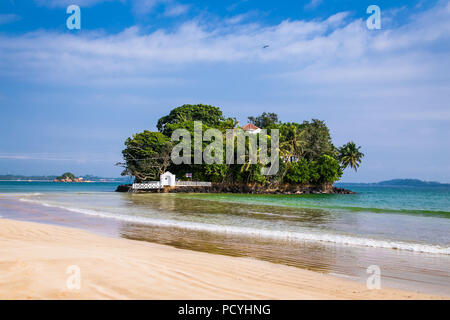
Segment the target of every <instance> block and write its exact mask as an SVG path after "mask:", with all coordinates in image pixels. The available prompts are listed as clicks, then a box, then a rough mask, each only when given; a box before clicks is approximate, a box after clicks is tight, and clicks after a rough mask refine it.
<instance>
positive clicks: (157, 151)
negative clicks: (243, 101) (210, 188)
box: [122, 104, 364, 185]
mask: <svg viewBox="0 0 450 320" xmlns="http://www.w3.org/2000/svg"><path fill="white" fill-rule="evenodd" d="M248 119H249V121H250V122H251V123H253V124H254V125H256V126H258V127H260V128H262V129H278V130H279V132H280V141H279V142H280V144H279V155H280V163H279V165H280V167H279V171H278V173H277V174H275V175H271V176H266V175H263V174H262V173H261V169H262V167H263V165H262V164H261V163H256V164H255V163H251V161H250V159H249V156H248V152H247V154H246V157H245V159H243V161H244V163H243V164H237V163H234V164H226V161H225V156H226V155H225V152H223V160H224V161H223V164H218V163H214V164H205V163H203V164H194V161H193V160H194V156H193V152H192V154H190V155H188V158H189V159H190V163H182V164H174V163H172V162H171V160H170V152H171V150H172V147H173V145H174V143H173V142H172V141H171V134H172V133H173V132H174V131H175V130H176V129H186V130H187V132H188V133H190V135H191V137H193V132H194V121H202V126H203V127H202V131H203V133H204V132H205V131H206V130H208V129H209V128H215V129H218V130H220V132H222V136H223V139H224V140H223V142H224V146H225V137H226V135H225V132H226V130H227V129H235V128H236V124H237V121H236V120H235V119H234V118H225V117H224V116H223V113H222V111H221V110H220V109H219V108H217V107H213V106H209V105H201V104H199V105H183V106H181V107H178V108H175V109H173V110H172V111H171V112H170V113H169V114H168V115H166V116H164V117H162V118H160V119H159V120H158V124H157V128H158V130H159V132H150V131H144V132H142V133H138V134H135V135H133V137H132V138H128V139H127V140H126V142H125V146H126V148H125V149H124V150H123V157H124V160H125V162H124V163H123V164H122V165H123V166H124V168H125V170H124V171H123V175H130V176H134V177H135V178H136V180H137V181H148V180H158V178H159V175H160V174H162V173H163V172H165V171H166V170H169V171H170V172H172V173H174V174H175V175H176V176H177V178H178V179H187V178H186V174H187V173H190V174H192V179H193V180H204V181H212V182H228V183H242V182H243V183H259V184H273V183H284V182H287V183H293V184H305V185H306V184H312V185H318V184H324V183H332V182H334V181H337V180H339V179H340V177H341V176H342V173H343V170H344V169H345V168H347V167H348V166H350V167H352V168H354V169H355V170H356V168H357V167H358V166H359V164H360V163H361V158H362V157H363V156H364V155H363V154H362V153H360V152H359V148H360V147H356V145H355V144H354V143H353V142H350V143H348V144H346V145H344V146H342V147H341V148H338V149H337V148H336V147H335V146H334V145H333V143H332V140H331V135H330V132H329V129H328V127H327V126H326V124H325V122H323V121H321V120H317V119H312V120H311V121H304V122H302V123H295V122H288V123H282V122H280V121H279V119H278V116H277V115H276V114H275V113H265V112H264V113H263V114H261V115H260V116H256V117H248ZM268 134H269V136H267V138H268V141H270V140H271V137H270V131H268ZM258 135H259V136H261V135H262V134H258ZM260 138H261V137H260ZM180 139H181V141H183V138H180ZM190 143H191V151H193V150H194V146H193V145H194V139H193V138H191V142H190ZM210 143H211V142H210V141H206V142H205V141H203V142H202V151H203V152H204V151H205V148H207V147H208V145H209V144H210ZM234 148H236V144H235V146H234ZM246 148H247V149H246V150H249V148H251V144H250V143H249V141H248V140H247V141H246ZM235 150H236V149H235ZM355 150H356V151H355ZM256 152H257V153H258V154H259V153H260V152H261V150H260V149H259V147H258V149H257V150H256ZM220 157H222V155H219V158H220Z"/></svg>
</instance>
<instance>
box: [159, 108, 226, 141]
mask: <svg viewBox="0 0 450 320" xmlns="http://www.w3.org/2000/svg"><path fill="white" fill-rule="evenodd" d="M194 120H195V121H202V122H203V124H205V125H207V126H209V127H214V128H216V127H218V126H219V125H220V124H221V123H222V122H223V121H225V119H224V117H223V114H222V111H221V110H220V109H219V108H217V107H213V106H208V105H203V104H197V105H190V104H185V105H182V106H181V107H178V108H175V109H173V110H172V111H170V113H169V114H168V115H167V116H164V117H162V118H161V119H159V120H158V124H157V125H156V127H157V128H158V130H159V132H162V133H163V134H165V135H166V136H168V137H170V135H171V134H172V132H173V130H175V129H176V127H174V126H171V125H173V124H179V123H183V122H188V121H194Z"/></svg>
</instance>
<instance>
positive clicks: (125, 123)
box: [0, 0, 450, 182]
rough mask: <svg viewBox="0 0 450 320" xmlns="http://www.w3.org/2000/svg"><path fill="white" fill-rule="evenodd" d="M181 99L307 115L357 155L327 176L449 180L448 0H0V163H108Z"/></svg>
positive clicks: (40, 168) (95, 167) (104, 170)
mask: <svg viewBox="0 0 450 320" xmlns="http://www.w3.org/2000/svg"><path fill="white" fill-rule="evenodd" d="M70 4H77V5H79V6H80V7H81V30H68V29H67V28H66V19H67V17H68V16H69V15H68V14H66V8H67V6H68V5H70ZM372 4H376V5H378V6H379V7H380V8H381V23H382V29H381V30H368V29H367V27H366V21H365V20H366V19H367V17H368V16H369V15H368V14H367V13H366V8H367V7H368V6H369V5H372ZM265 44H267V45H269V47H268V48H266V49H262V46H263V45H265ZM184 103H192V104H194V103H205V104H212V105H216V106H220V107H221V108H222V110H223V111H224V113H225V114H226V115H227V116H232V117H236V118H238V119H240V120H241V122H243V121H245V119H246V117H247V116H249V115H258V114H260V113H262V112H264V111H266V112H267V111H273V112H276V113H278V114H279V115H280V118H281V119H282V120H283V121H298V122H301V121H303V120H309V119H311V118H319V119H323V120H325V121H326V123H327V124H328V126H329V127H330V129H331V131H332V134H333V139H334V143H335V144H336V145H342V144H344V143H346V142H347V141H350V140H354V141H355V142H356V143H357V144H360V145H362V146H363V152H364V153H365V154H366V158H365V159H364V163H363V164H362V166H361V168H360V170H359V171H358V172H357V173H354V172H351V171H350V170H348V171H347V172H346V173H345V175H344V177H343V181H349V182H356V181H362V182H370V181H379V180H384V179H391V178H407V177H408V178H409V177H411V178H420V179H424V180H437V181H442V182H450V108H449V107H450V1H448V0H446V1H443V0H436V1H433V0H428V1H424V0H412V1H403V0H397V1H376V0H370V1H365V0H357V1H356V0H355V1H353V0H330V1H326V0H322V1H321V0H313V1H311V0H308V1H300V0H299V1H263V0H246V1H245V0H243V1H234V0H231V1H213V0H209V1H206V0H205V1H203V0H202V1H177V0H142V1H133V0H109V1H104V0H103V1H102V0H78V1H77V0H70V1H65V0H47V1H44V0H20V1H19V0H4V1H2V2H1V3H0V110H1V113H0V114H1V126H0V135H1V139H0V174H6V173H11V174H24V175H31V174H39V175H41V174H60V173H61V172H64V171H67V170H70V171H73V172H75V173H76V174H79V175H81V174H95V175H101V176H118V175H119V174H120V169H119V168H118V167H115V166H114V163H116V162H118V161H120V160H121V153H120V151H121V149H122V147H123V141H124V140H125V139H126V138H127V137H128V136H130V135H132V134H133V133H136V132H139V131H142V130H144V129H150V130H154V129H155V124H156V121H157V119H158V118H160V117H161V116H163V115H165V114H167V113H168V112H169V111H170V110H171V109H172V108H174V107H176V106H179V105H182V104H184Z"/></svg>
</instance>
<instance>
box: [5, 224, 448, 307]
mask: <svg viewBox="0 0 450 320" xmlns="http://www.w3.org/2000/svg"><path fill="white" fill-rule="evenodd" d="M71 265H77V266H79V268H80V271H81V289H80V290H69V289H67V287H66V282H67V279H68V277H69V276H70V274H67V273H66V271H67V268H68V267H69V266H71ZM0 275H1V276H0V298H1V299H449V297H444V296H437V295H434V296H433V295H428V294H421V293H416V292H408V291H402V290H398V289H390V288H384V287H382V288H381V289H380V290H369V289H367V288H366V285H365V284H364V283H359V282H356V281H353V280H348V279H342V278H338V277H335V276H331V275H327V274H323V273H319V272H315V271H310V270H304V269H300V268H296V267H289V266H286V265H281V264H274V263H271V262H266V261H261V260H255V259H251V258H242V257H230V256H223V255H216V254H211V253H204V252H198V251H191V250H186V249H177V248H174V247H171V246H166V245H161V244H156V243H149V242H144V241H136V240H129V239H123V238H112V237H106V236H100V235H96V234H93V233H90V232H87V231H83V230H80V229H73V228H67V227H59V226H54V225H47V224H41V223H33V222H22V221H15V220H8V219H0Z"/></svg>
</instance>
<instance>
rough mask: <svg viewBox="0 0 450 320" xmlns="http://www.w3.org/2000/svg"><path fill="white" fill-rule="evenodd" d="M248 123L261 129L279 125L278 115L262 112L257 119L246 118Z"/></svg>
mask: <svg viewBox="0 0 450 320" xmlns="http://www.w3.org/2000/svg"><path fill="white" fill-rule="evenodd" d="M248 121H249V122H250V123H252V124H254V125H255V126H257V127H259V128H261V129H269V128H271V127H273V126H274V125H277V124H279V123H280V121H279V120H278V115H277V114H276V113H272V112H269V113H267V112H263V113H262V114H261V115H260V116H257V117H248Z"/></svg>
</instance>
